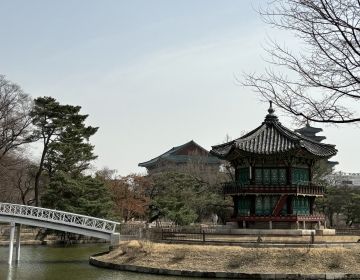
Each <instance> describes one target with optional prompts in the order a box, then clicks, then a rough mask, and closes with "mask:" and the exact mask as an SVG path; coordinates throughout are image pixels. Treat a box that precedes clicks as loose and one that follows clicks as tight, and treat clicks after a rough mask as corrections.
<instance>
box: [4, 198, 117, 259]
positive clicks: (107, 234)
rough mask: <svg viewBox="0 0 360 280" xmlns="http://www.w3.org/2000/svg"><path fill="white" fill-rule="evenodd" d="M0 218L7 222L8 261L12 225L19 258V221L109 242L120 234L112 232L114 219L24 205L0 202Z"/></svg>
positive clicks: (11, 245)
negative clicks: (8, 236) (8, 239)
mask: <svg viewBox="0 0 360 280" xmlns="http://www.w3.org/2000/svg"><path fill="white" fill-rule="evenodd" d="M0 222H8V223H10V244H9V246H10V247H9V264H11V262H12V259H13V247H14V239H15V229H16V259H17V260H20V228H21V225H29V226H35V227H42V228H49V229H54V230H59V231H64V232H71V233H77V234H82V235H86V236H91V237H97V238H101V239H105V240H108V241H110V243H111V244H112V245H115V244H117V243H118V242H119V240H120V234H119V233H117V232H115V230H116V226H117V225H118V224H119V223H117V222H113V221H110V220H104V219H99V218H94V217H90V216H84V215H78V214H74V213H69V212H64V211H58V210H53V209H47V208H41V207H33V206H28V205H21V204H11V203H2V202H0Z"/></svg>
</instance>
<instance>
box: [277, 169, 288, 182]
mask: <svg viewBox="0 0 360 280" xmlns="http://www.w3.org/2000/svg"><path fill="white" fill-rule="evenodd" d="M278 170H279V185H286V181H287V180H286V169H285V168H279V169H278Z"/></svg>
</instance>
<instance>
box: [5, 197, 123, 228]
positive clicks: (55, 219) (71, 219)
mask: <svg viewBox="0 0 360 280" xmlns="http://www.w3.org/2000/svg"><path fill="white" fill-rule="evenodd" d="M0 215H4V216H15V217H21V218H26V219H33V220H41V221H46V222H51V223H56V224H63V225H68V226H74V227H80V228H84V229H90V230H94V231H100V232H105V233H113V232H115V230H116V226H117V225H118V224H119V223H117V222H113V221H109V220H105V219H100V218H94V217H90V216H85V215H79V214H74V213H69V212H64V211H58V210H53V209H47V208H40V207H34V206H28V205H20V204H11V203H1V202H0Z"/></svg>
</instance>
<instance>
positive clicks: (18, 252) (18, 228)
mask: <svg viewBox="0 0 360 280" xmlns="http://www.w3.org/2000/svg"><path fill="white" fill-rule="evenodd" d="M20 233H21V224H16V261H20Z"/></svg>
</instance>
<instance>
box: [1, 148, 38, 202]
mask: <svg viewBox="0 0 360 280" xmlns="http://www.w3.org/2000/svg"><path fill="white" fill-rule="evenodd" d="M34 167H35V165H34V163H33V162H31V161H30V160H29V159H27V158H24V157H21V156H19V155H17V154H15V153H13V152H9V153H7V154H6V155H5V156H3V158H2V160H1V162H0V197H1V201H2V202H11V203H22V204H32V203H33V199H34V193H33V188H34V184H33V182H34V178H35V174H34Z"/></svg>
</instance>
